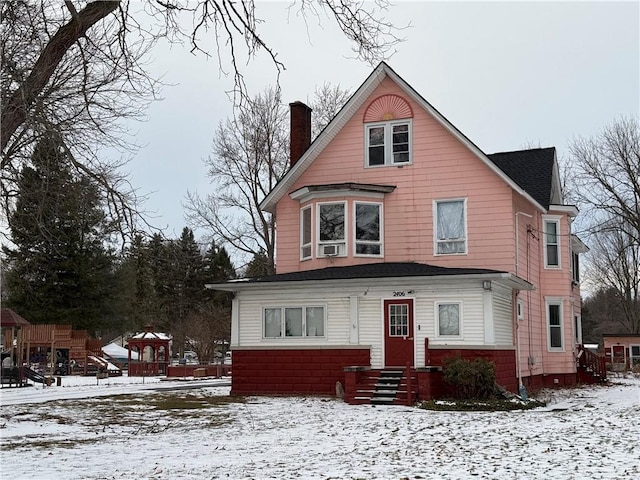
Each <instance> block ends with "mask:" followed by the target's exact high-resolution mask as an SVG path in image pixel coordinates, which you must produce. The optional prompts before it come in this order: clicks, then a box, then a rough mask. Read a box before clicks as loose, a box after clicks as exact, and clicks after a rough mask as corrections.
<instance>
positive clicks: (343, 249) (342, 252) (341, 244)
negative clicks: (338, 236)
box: [315, 201, 349, 258]
mask: <svg viewBox="0 0 640 480" xmlns="http://www.w3.org/2000/svg"><path fill="white" fill-rule="evenodd" d="M335 204H342V205H343V207H344V238H343V239H342V240H326V241H320V209H321V206H322V205H335ZM315 226H316V257H317V258H329V257H333V256H336V257H346V256H347V238H348V237H349V211H348V205H347V202H346V201H335V202H318V203H316V220H315ZM323 245H337V246H338V250H339V253H338V255H325V254H324V253H323V252H322V246H323Z"/></svg>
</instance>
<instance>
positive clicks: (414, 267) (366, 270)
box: [244, 262, 503, 282]
mask: <svg viewBox="0 0 640 480" xmlns="http://www.w3.org/2000/svg"><path fill="white" fill-rule="evenodd" d="M492 273H503V272H499V271H498V270H488V269H484V268H447V267H437V266H435V265H426V264H423V263H413V262H392V263H367V264H364V265H350V266H346V267H327V268H320V269H317V270H306V271H302V272H290V273H280V274H276V275H268V276H265V277H256V278H249V279H245V280H244V282H300V281H317V280H343V279H352V278H392V277H436V276H441V275H478V274H492Z"/></svg>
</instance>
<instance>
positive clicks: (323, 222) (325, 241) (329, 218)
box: [318, 202, 346, 257]
mask: <svg viewBox="0 0 640 480" xmlns="http://www.w3.org/2000/svg"><path fill="white" fill-rule="evenodd" d="M345 225H346V210H345V203H344V202H339V203H320V204H318V240H319V242H318V247H319V248H318V249H319V251H318V256H319V257H328V256H336V255H344V254H345V248H344V247H345V242H346V238H345V232H346V228H345Z"/></svg>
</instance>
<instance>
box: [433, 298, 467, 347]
mask: <svg viewBox="0 0 640 480" xmlns="http://www.w3.org/2000/svg"><path fill="white" fill-rule="evenodd" d="M440 305H458V317H459V318H458V321H459V325H458V330H459V334H458V335H440ZM433 318H434V319H435V330H436V338H438V339H443V340H446V339H459V340H462V338H464V330H463V326H464V321H463V318H464V317H463V309H462V300H442V301H438V302H435V303H434V310H433Z"/></svg>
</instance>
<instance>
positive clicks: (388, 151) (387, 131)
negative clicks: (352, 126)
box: [364, 118, 413, 168]
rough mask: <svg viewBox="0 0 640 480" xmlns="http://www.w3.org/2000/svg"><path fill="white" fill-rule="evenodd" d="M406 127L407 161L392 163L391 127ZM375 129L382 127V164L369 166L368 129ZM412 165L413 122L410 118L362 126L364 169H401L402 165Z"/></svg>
mask: <svg viewBox="0 0 640 480" xmlns="http://www.w3.org/2000/svg"><path fill="white" fill-rule="evenodd" d="M394 125H408V126H409V128H408V130H409V161H408V162H394V161H393V126H394ZM375 127H384V164H382V165H369V129H370V128H375ZM411 164H413V121H412V119H410V118H405V119H402V120H389V121H386V122H372V123H365V124H364V167H365V168H380V167H402V166H404V165H411Z"/></svg>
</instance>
